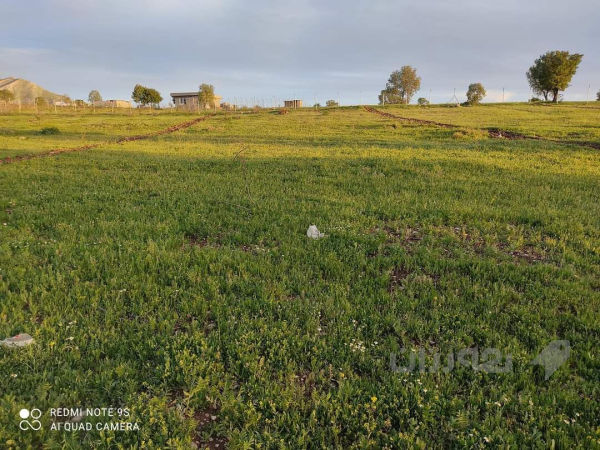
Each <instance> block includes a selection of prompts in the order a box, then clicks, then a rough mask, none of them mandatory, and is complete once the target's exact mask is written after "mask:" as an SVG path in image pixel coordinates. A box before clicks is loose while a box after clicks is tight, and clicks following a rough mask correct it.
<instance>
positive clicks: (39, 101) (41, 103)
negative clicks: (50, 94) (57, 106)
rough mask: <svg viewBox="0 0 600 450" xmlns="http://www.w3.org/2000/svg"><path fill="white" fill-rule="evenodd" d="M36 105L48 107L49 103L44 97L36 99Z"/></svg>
mask: <svg viewBox="0 0 600 450" xmlns="http://www.w3.org/2000/svg"><path fill="white" fill-rule="evenodd" d="M35 105H36V106H38V107H43V106H48V101H47V100H46V99H45V98H44V97H36V98H35Z"/></svg>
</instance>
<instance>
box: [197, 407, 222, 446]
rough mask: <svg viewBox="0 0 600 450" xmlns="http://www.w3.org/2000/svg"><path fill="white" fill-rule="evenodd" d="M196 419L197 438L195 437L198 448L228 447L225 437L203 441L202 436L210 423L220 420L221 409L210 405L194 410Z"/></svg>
mask: <svg viewBox="0 0 600 450" xmlns="http://www.w3.org/2000/svg"><path fill="white" fill-rule="evenodd" d="M193 417H194V420H195V421H196V424H197V427H196V438H195V439H194V445H195V446H196V447H195V448H198V449H211V450H214V449H219V450H222V449H224V448H227V439H226V438H224V437H211V438H208V440H206V441H203V440H202V439H201V437H200V435H201V433H202V431H203V430H204V428H206V427H207V426H210V424H213V423H216V422H217V421H218V420H219V409H218V408H215V407H214V406H209V407H208V408H206V409H203V410H201V411H196V412H194V416H193Z"/></svg>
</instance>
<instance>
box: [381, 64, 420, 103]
mask: <svg viewBox="0 0 600 450" xmlns="http://www.w3.org/2000/svg"><path fill="white" fill-rule="evenodd" d="M419 89H421V77H419V76H417V70H416V69H415V68H413V67H411V66H403V67H402V68H401V69H400V70H396V71H394V72H392V73H391V75H390V78H389V79H388V81H387V83H386V85H385V89H384V90H382V91H381V94H379V103H405V104H409V103H410V99H411V98H412V96H413V95H415V93H416V92H417V91H418V90H419Z"/></svg>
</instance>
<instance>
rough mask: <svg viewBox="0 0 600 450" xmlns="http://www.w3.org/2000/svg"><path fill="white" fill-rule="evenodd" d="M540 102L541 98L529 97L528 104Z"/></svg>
mask: <svg viewBox="0 0 600 450" xmlns="http://www.w3.org/2000/svg"><path fill="white" fill-rule="evenodd" d="M541 101H542V99H541V98H537V97H531V98H530V99H529V103H539V102H541Z"/></svg>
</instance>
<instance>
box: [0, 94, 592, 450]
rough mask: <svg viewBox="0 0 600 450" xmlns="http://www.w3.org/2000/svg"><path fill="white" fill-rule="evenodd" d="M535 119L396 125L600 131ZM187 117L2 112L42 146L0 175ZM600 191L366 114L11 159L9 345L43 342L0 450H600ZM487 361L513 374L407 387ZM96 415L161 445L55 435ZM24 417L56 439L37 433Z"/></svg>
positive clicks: (12, 386) (311, 115)
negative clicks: (435, 364) (450, 361)
mask: <svg viewBox="0 0 600 450" xmlns="http://www.w3.org/2000/svg"><path fill="white" fill-rule="evenodd" d="M528 108H538V107H537V106H536V107H530V106H528V105H511V106H482V107H476V108H461V109H450V108H441V107H437V108H436V107H431V108H423V109H417V108H400V107H390V108H389V109H388V110H389V111H390V112H394V111H395V113H397V114H398V115H408V114H410V115H411V116H413V117H420V118H428V119H432V120H439V121H444V122H449V123H460V124H462V125H465V126H469V127H473V128H478V127H484V126H496V127H500V128H511V127H518V128H515V129H516V130H519V131H526V132H528V133H536V134H539V135H543V136H546V135H547V136H560V137H561V138H565V137H566V138H568V137H569V136H570V133H572V132H573V130H574V129H580V132H581V133H582V134H586V139H592V138H594V137H597V136H598V129H597V125H596V128H594V127H593V126H591V127H590V126H589V123H590V112H589V111H587V110H584V109H582V108H574V107H572V106H571V107H568V109H565V108H567V106H562V105H561V106H558V107H556V108H549V109H547V110H546V109H542V108H541V107H539V111H540V112H539V113H538V112H537V111H538V109H536V110H535V111H529V109H528ZM452 114H454V116H452V117H451V116H450V115H452ZM552 114H554V115H555V116H554V119H553V120H551V119H550V118H549V116H551V115H552ZM515 116H516V117H519V119H518V120H517V119H515ZM567 116H568V118H565V117H567ZM527 117H528V118H530V119H526V118H527ZM189 118H190V116H185V115H176V114H170V113H163V114H159V115H156V116H149V115H148V116H147V115H142V116H127V115H119V114H115V115H106V116H100V115H93V114H88V115H80V116H76V115H66V114H65V115H64V116H61V115H48V116H43V117H41V118H40V119H39V120H37V119H35V117H34V116H31V115H25V114H23V115H10V116H3V117H2V129H3V130H4V133H7V134H10V133H12V132H15V135H17V136H20V135H26V136H29V139H27V140H24V142H25V143H26V144H23V146H22V147H17V146H15V145H14V143H13V141H10V143H7V141H6V139H5V136H7V134H4V135H2V136H0V143H1V144H0V145H1V146H2V148H3V150H0V158H2V157H3V156H4V155H5V153H10V152H13V153H14V152H22V154H25V153H31V152H35V151H38V149H39V148H53V146H54V147H56V146H61V147H62V146H64V145H65V144H75V145H77V144H79V143H80V142H81V141H82V139H84V140H86V142H87V141H88V140H91V139H98V140H99V141H105V140H108V141H111V142H114V140H115V138H116V137H121V136H126V135H130V134H138V133H140V132H150V131H153V130H157V129H161V128H165V127H166V126H169V125H172V124H174V123H178V122H182V121H185V120H189ZM93 125H94V126H96V127H97V128H94V126H93ZM592 125H593V123H592ZM50 126H56V127H57V128H58V129H59V130H60V131H61V133H60V134H58V135H52V136H42V135H39V130H40V129H41V128H43V127H50ZM92 129H95V130H96V131H95V132H94V133H91V132H90V131H89V130H92ZM92 134H93V136H94V137H93V138H92V137H91V136H92ZM82 135H84V136H85V137H84V138H81V136H82ZM10 139H13V137H12V135H11V136H10ZM34 139H35V143H36V145H33V142H34ZM573 139H574V140H579V139H580V136H575V137H573ZM599 176H600V157H599V156H598V151H597V150H593V149H588V148H585V147H573V146H569V145H560V144H556V143H550V142H542V141H510V140H498V139H490V138H488V137H487V135H485V134H483V133H482V134H479V133H464V134H460V133H459V134H457V133H456V130H450V129H442V128H438V127H429V126H421V125H414V124H409V125H407V124H403V123H401V122H397V121H393V120H390V119H386V118H383V117H380V116H377V115H375V114H372V113H368V112H366V111H364V110H363V109H361V108H340V109H330V110H321V111H312V110H301V111H293V112H290V113H289V114H287V115H278V114H274V113H271V112H261V113H258V114H245V115H238V114H222V115H218V116H215V117H213V118H210V119H208V120H207V121H205V122H201V123H199V124H198V125H195V126H193V127H191V128H189V129H187V130H185V131H181V132H177V133H173V134H170V135H164V136H161V137H156V138H152V139H149V140H145V141H137V142H129V143H125V144H114V143H110V144H107V145H105V146H102V147H99V148H97V149H94V150H88V151H85V152H80V153H68V154H63V155H59V156H57V157H53V158H39V159H31V160H28V161H20V162H16V163H13V164H7V165H2V166H0V337H4V336H9V335H10V336H12V335H14V334H16V333H19V332H28V333H30V334H31V335H33V336H34V338H35V339H36V344H35V345H34V346H31V347H28V348H26V349H22V350H6V349H3V348H0V378H1V379H2V380H3V382H2V387H3V389H2V392H1V393H0V447H8V448H27V447H28V446H31V447H34V448H36V447H40V446H42V445H46V446H47V447H48V448H59V447H63V446H64V447H67V448H79V447H83V448H89V447H98V448H119V446H121V447H122V448H129V447H136V446H137V447H140V448H159V447H160V448H164V447H169V448H185V447H189V446H190V445H191V443H192V442H196V443H198V444H202V445H208V444H209V443H210V442H211V441H210V440H209V439H210V438H212V439H213V441H212V442H213V443H214V442H219V443H221V444H222V443H223V442H224V441H227V446H228V447H229V448H244V447H245V448H252V447H259V446H260V447H263V448H280V447H281V448H304V447H308V448H331V447H337V448H352V447H356V448H382V447H387V448H398V447H411V448H412V447H456V448H459V447H485V446H494V447H499V446H503V447H506V446H510V447H512V448H527V447H536V448H548V447H552V446H555V448H573V447H580V448H593V447H598V446H600V428H599V427H600V423H599V419H598V418H599V417H600V404H599V402H598V398H600V388H599V386H600V383H599V382H600V375H599V374H600V363H599V357H600V351H599V350H598V348H599V344H600V323H599V321H598V317H600V316H599V313H600V311H599V309H600V308H599V305H600V302H599V301H600V280H599V278H598V274H599V273H600V205H599V203H598V193H599V192H600V177H599ZM4 224H6V225H4ZM310 224H316V225H317V226H318V227H319V229H320V230H321V231H323V232H325V233H326V234H327V237H326V238H324V239H322V240H318V241H313V240H309V239H308V238H307V237H306V235H305V233H306V229H307V228H308V226H309V225H310ZM557 339H563V340H568V341H570V345H571V355H570V358H569V359H568V361H567V363H566V364H565V365H564V366H562V367H561V368H560V369H559V370H558V371H557V372H556V373H554V374H553V375H552V377H551V378H550V379H549V380H547V381H546V380H545V379H544V374H543V371H542V370H539V369H540V368H539V367H533V366H531V365H530V362H531V360H532V359H533V358H534V357H535V355H537V354H538V353H539V352H540V351H541V350H542V349H543V348H544V347H545V346H546V345H547V344H548V343H549V342H550V341H552V340H557ZM474 346H477V347H479V348H481V349H483V348H485V347H496V348H498V349H500V350H501V351H502V353H503V354H505V355H506V354H510V355H512V359H513V371H512V372H510V373H504V374H487V373H483V372H481V371H473V370H472V369H471V368H466V367H460V368H457V369H455V370H454V371H452V372H450V373H447V374H446V373H435V374H429V373H419V372H415V373H410V374H398V373H395V372H393V371H392V370H391V368H390V353H392V352H398V351H399V349H400V348H401V347H406V348H412V349H417V348H419V347H423V348H425V349H426V352H427V358H428V361H430V358H431V355H432V354H433V353H434V352H437V351H439V352H442V355H446V354H447V352H449V351H452V350H454V351H458V350H460V349H461V348H465V347H474ZM79 406H83V407H109V406H114V407H125V408H129V409H130V410H131V414H132V417H131V419H130V420H132V421H136V422H138V423H139V426H140V430H139V431H138V432H102V433H101V432H96V431H92V432H89V433H84V432H78V433H67V432H58V431H51V430H50V429H49V428H50V426H51V424H52V422H53V420H52V419H51V418H50V417H49V414H48V412H47V411H48V410H49V409H50V408H57V407H79ZM24 407H28V408H31V407H37V408H39V409H41V410H42V411H44V416H43V418H42V424H43V429H42V430H41V431H39V432H32V431H29V432H22V431H20V430H19V429H18V422H19V418H18V412H19V410H20V409H21V408H24ZM205 414H208V420H204V419H203V418H205ZM212 416H214V417H215V419H214V420H212ZM205 422H207V423H205ZM220 448H222V445H221V447H220Z"/></svg>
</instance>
